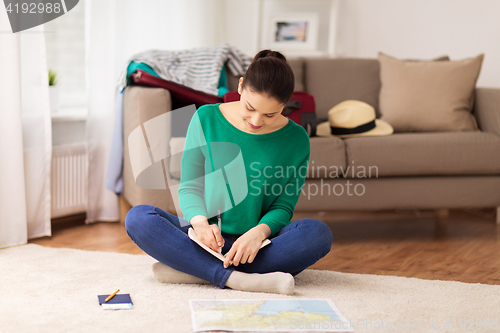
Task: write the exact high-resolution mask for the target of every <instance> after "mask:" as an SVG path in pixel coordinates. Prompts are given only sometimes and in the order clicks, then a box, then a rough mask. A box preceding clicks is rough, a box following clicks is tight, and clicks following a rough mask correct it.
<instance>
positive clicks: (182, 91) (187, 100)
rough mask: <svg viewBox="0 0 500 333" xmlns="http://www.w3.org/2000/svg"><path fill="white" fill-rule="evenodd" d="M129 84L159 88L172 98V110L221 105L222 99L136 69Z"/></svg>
mask: <svg viewBox="0 0 500 333" xmlns="http://www.w3.org/2000/svg"><path fill="white" fill-rule="evenodd" d="M129 80H130V81H129V83H130V84H135V85H139V86H149V87H160V88H165V89H167V90H168V91H169V92H170V95H171V97H172V109H173V110H175V109H178V108H181V107H183V106H187V105H191V104H195V105H196V108H199V107H200V106H202V105H205V104H217V103H222V100H223V99H222V97H220V96H215V95H210V94H207V93H204V92H203V91H199V90H194V89H192V88H189V87H186V86H183V85H182V84H178V83H175V82H172V81H168V80H164V79H162V78H159V77H157V76H154V75H151V74H149V73H148V72H144V71H142V70H140V69H138V70H137V71H136V72H135V73H133V74H131V75H130V77H129Z"/></svg>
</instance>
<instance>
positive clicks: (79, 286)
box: [0, 244, 500, 333]
mask: <svg viewBox="0 0 500 333" xmlns="http://www.w3.org/2000/svg"><path fill="white" fill-rule="evenodd" d="M154 262H156V260H155V259H153V258H151V257H149V256H146V255H132V254H123V253H112V252H94V251H82V250H76V249H66V248H63V249H56V248H49V247H44V246H40V245H36V244H28V245H22V246H16V247H11V248H6V249H2V250H0V331H1V332H51V333H52V332H144V333H145V332H148V333H149V332H176V333H177V332H192V327H191V314H190V310H189V302H188V300H189V299H231V298H237V299H242V298H243V299H277V298H329V299H331V300H332V301H333V302H334V303H335V304H336V305H337V307H338V308H339V309H340V311H341V312H342V313H343V314H344V316H346V318H347V319H348V320H350V321H351V323H352V324H353V326H354V328H355V331H356V332H394V331H404V332H447V331H449V332H457V331H464V332H465V331H466V330H467V328H469V330H467V331H473V332H494V331H499V329H498V320H499V319H500V303H499V301H500V286H492V285H485V284H469V283H462V282H449V281H433V280H422V279H415V278H403V277H391V276H382V275H367V274H350V273H338V272H330V271H320V270H311V269H308V270H305V271H303V272H302V273H300V274H299V275H297V276H296V288H295V295H294V296H285V295H277V294H269V293H251V292H243V291H237V290H231V289H229V288H225V289H220V288H218V287H216V286H213V285H187V284H177V285H174V284H162V283H159V282H158V281H156V280H155V278H154V276H153V273H152V271H151V265H152V264H153V263H154ZM118 288H119V289H120V293H128V294H130V295H131V298H132V301H133V303H134V309H132V310H103V309H101V307H100V305H99V303H98V301H97V295H100V294H110V293H112V292H114V291H115V290H116V289H118ZM487 319H489V320H490V323H489V325H491V320H492V319H496V320H497V326H496V327H497V329H485V326H486V320H487ZM446 320H449V321H448V322H449V326H450V328H449V329H446V328H445V327H444V326H445V323H446ZM460 320H462V324H464V325H463V326H462V327H464V329H461V327H460ZM480 321H481V323H480ZM389 323H391V325H392V329H387V327H389ZM398 323H400V324H398ZM419 323H421V325H422V326H420V327H419V326H418V325H419ZM454 323H455V324H454ZM429 324H431V325H432V326H431V328H432V329H429ZM370 325H371V329H370ZM397 325H399V327H400V329H396V327H398V326H397ZM436 325H438V326H436ZM454 325H456V327H455V326H454ZM412 327H413V328H412ZM489 327H491V326H489ZM470 328H474V329H470Z"/></svg>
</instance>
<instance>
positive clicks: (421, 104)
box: [378, 52, 484, 132]
mask: <svg viewBox="0 0 500 333" xmlns="http://www.w3.org/2000/svg"><path fill="white" fill-rule="evenodd" d="M483 58H484V54H481V55H479V56H477V57H474V58H467V59H464V60H459V61H458V60H457V61H403V60H399V59H396V58H393V57H390V56H388V55H385V54H383V53H381V52H379V54H378V59H379V61H380V81H381V89H380V97H379V102H380V106H379V108H380V113H381V115H382V116H381V119H382V120H385V121H387V122H388V123H389V124H391V125H392V127H394V132H436V131H473V130H477V124H476V121H475V119H474V116H473V115H472V114H471V111H472V107H473V103H474V89H475V85H476V81H477V78H478V76H479V72H480V70H481V64H482V62H483Z"/></svg>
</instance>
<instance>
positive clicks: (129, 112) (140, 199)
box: [123, 86, 176, 214]
mask: <svg viewBox="0 0 500 333" xmlns="http://www.w3.org/2000/svg"><path fill="white" fill-rule="evenodd" d="M171 110H172V99H171V96H170V92H169V91H168V90H166V89H163V88H151V87H142V86H127V87H126V88H125V91H124V96H123V148H124V149H123V196H124V197H125V199H126V200H127V201H128V202H129V203H130V205H131V206H136V205H140V204H148V205H153V206H156V207H159V208H161V209H163V210H165V211H167V212H169V213H172V214H176V210H175V204H174V202H173V198H172V196H171V194H170V191H169V189H168V188H166V186H168V185H167V184H168V182H169V177H168V170H167V179H165V178H164V174H163V171H162V166H161V165H160V162H158V163H152V162H151V161H146V162H143V164H144V163H146V164H150V165H153V164H154V165H155V166H156V167H153V170H152V171H153V172H155V173H157V175H156V174H155V175H154V180H155V182H154V184H153V183H152V184H148V185H149V186H148V188H143V187H140V186H138V185H137V183H136V181H135V179H134V174H133V169H132V163H131V159H130V151H129V140H128V139H129V135H130V133H132V131H134V130H135V129H137V128H138V127H142V129H143V130H146V131H147V129H145V127H144V124H145V123H147V121H148V120H150V119H153V118H155V117H158V116H161V115H163V114H165V113H167V112H168V111H171ZM162 125H163V126H166V128H170V126H169V125H168V124H162ZM136 132H137V131H136ZM170 136H171V135H170V131H169V130H167V131H162V133H161V137H156V138H149V137H147V133H146V136H145V137H144V138H143V140H144V141H145V145H142V144H141V145H139V147H145V146H147V147H156V149H158V146H159V145H161V146H162V147H160V149H167V151H166V152H165V153H166V154H167V156H168V153H169V151H168V149H169V147H168V141H169V140H170ZM138 138H139V140H140V138H142V136H139V137H138ZM163 140H165V141H164V143H163ZM133 149H136V148H133ZM153 149H155V148H153ZM148 150H150V149H148ZM141 154H146V155H145V156H148V155H149V153H148V152H141ZM134 163H137V161H134ZM161 164H166V163H163V162H162V163H161ZM147 166H149V165H140V167H141V168H142V167H147ZM165 167H167V168H168V166H167V165H165ZM141 175H142V174H141ZM157 176H158V177H157ZM159 177H161V179H162V180H163V179H164V182H163V184H161V182H157V181H156V179H157V178H159ZM150 183H151V182H150Z"/></svg>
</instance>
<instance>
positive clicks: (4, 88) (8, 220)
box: [0, 5, 52, 248]
mask: <svg viewBox="0 0 500 333" xmlns="http://www.w3.org/2000/svg"><path fill="white" fill-rule="evenodd" d="M11 31H12V30H11V27H10V23H9V19H8V17H7V13H6V11H5V7H4V6H3V5H0V73H1V74H2V79H1V80H0V248H3V247H8V246H14V245H20V244H26V243H27V240H28V239H31V238H37V237H42V236H50V235H51V230H50V199H51V197H50V166H51V157H52V134H51V132H52V130H51V126H52V125H51V118H50V107H49V88H48V72H47V61H46V56H45V54H46V52H45V37H44V29H43V25H42V26H38V27H34V28H31V29H29V30H27V31H24V32H18V33H15V34H14V33H12V32H11Z"/></svg>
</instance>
